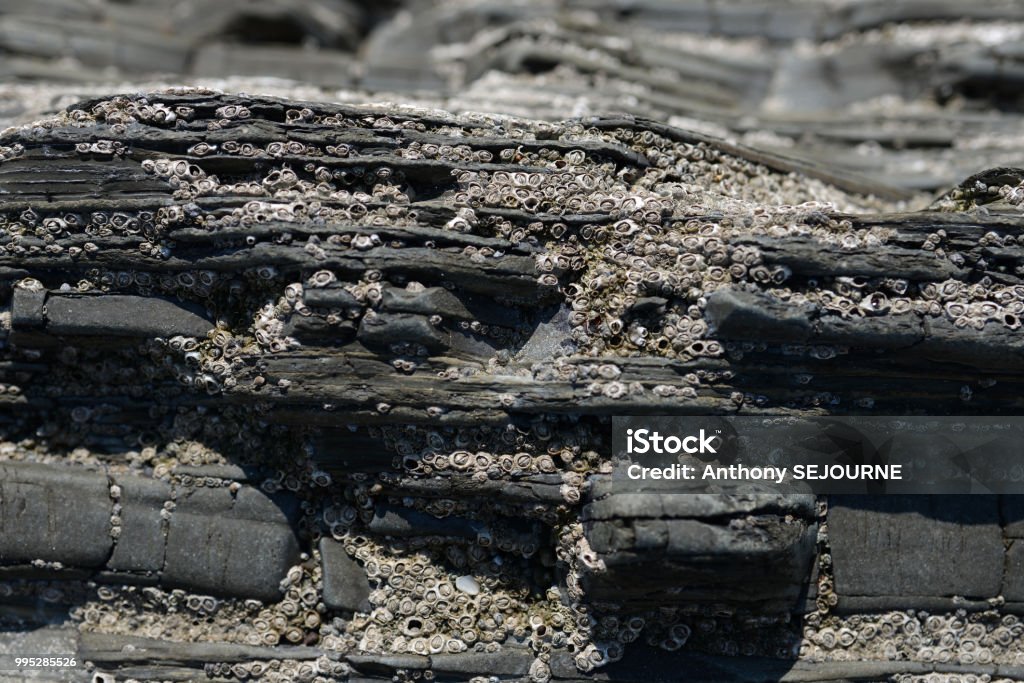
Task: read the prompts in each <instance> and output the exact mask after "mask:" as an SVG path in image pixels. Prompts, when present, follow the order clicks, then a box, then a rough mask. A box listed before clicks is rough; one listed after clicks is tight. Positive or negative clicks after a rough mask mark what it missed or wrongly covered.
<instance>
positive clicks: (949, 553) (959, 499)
mask: <svg viewBox="0 0 1024 683" xmlns="http://www.w3.org/2000/svg"><path fill="white" fill-rule="evenodd" d="M830 505H831V507H830V510H829V516H828V523H829V544H830V546H831V548H832V559H833V563H834V564H835V590H836V593H838V594H839V596H840V601H841V600H842V596H844V595H850V596H879V595H906V596H915V595H921V596H936V597H939V596H954V595H960V596H964V597H968V598H991V597H995V596H997V595H999V593H1000V587H1001V583H1002V576H1003V575H1002V567H1003V537H1002V532H1001V530H1000V527H999V511H998V507H997V501H996V498H995V497H994V496H985V497H980V496H945V497H943V496H906V497H902V496H901V497H895V496H881V497H876V498H872V497H859V496H833V497H832V498H831V500H830Z"/></svg>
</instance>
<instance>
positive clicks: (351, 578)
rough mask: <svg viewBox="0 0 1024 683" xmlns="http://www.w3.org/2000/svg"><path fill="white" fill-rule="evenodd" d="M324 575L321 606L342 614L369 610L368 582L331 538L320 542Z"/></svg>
mask: <svg viewBox="0 0 1024 683" xmlns="http://www.w3.org/2000/svg"><path fill="white" fill-rule="evenodd" d="M320 560H321V562H322V563H323V572H324V592H323V596H324V604H325V605H327V608H328V609H332V610H340V611H343V612H369V611H370V601H369V597H370V583H369V581H368V579H367V578H366V572H365V571H363V568H362V567H361V566H360V565H359V563H358V562H356V561H355V560H353V559H352V558H351V557H349V555H348V553H346V552H345V549H344V548H343V547H342V545H341V543H338V542H337V541H335V540H334V539H331V538H327V537H324V538H322V539H320Z"/></svg>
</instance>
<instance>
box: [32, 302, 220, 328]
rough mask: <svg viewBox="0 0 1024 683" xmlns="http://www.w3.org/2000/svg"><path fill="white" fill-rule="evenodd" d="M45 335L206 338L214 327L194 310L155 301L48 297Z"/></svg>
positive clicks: (186, 306) (171, 303)
mask: <svg viewBox="0 0 1024 683" xmlns="http://www.w3.org/2000/svg"><path fill="white" fill-rule="evenodd" d="M46 319H47V326H46V327H47V331H48V332H51V333H53V334H61V335H104V334H109V335H114V336H130V337H154V336H159V335H166V336H173V335H176V334H180V335H184V336H187V337H205V336H206V334H207V332H209V331H210V329H211V328H213V323H212V322H210V321H209V320H207V319H206V318H205V317H204V316H203V315H200V314H199V312H197V309H196V307H194V306H188V305H185V304H182V303H180V302H174V301H171V300H168V299H160V298H157V297H143V296H128V295H115V294H111V295H107V296H102V297H97V296H74V295H66V296H65V295H51V296H50V297H49V298H48V299H47V301H46Z"/></svg>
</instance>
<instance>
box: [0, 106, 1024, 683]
mask: <svg viewBox="0 0 1024 683" xmlns="http://www.w3.org/2000/svg"><path fill="white" fill-rule="evenodd" d="M0 148H4V149H10V150H16V153H14V152H12V153H11V154H10V155H9V156H8V157H5V158H4V160H3V161H2V163H0V301H2V305H3V312H2V314H0V322H2V324H0V336H2V337H3V347H2V354H3V358H2V359H0V360H2V363H0V384H2V387H3V392H2V393H0V401H3V403H4V404H5V409H4V411H3V413H2V414H0V436H2V439H3V443H2V444H0V458H2V460H0V463H2V464H0V467H3V470H4V476H3V478H2V479H0V482H2V486H3V487H4V488H3V502H2V503H0V505H2V507H0V511H2V513H3V517H0V524H2V525H3V526H2V527H0V528H2V529H3V530H4V534H2V535H0V550H2V552H0V565H2V566H0V591H2V592H0V596H3V597H5V599H6V603H9V606H8V605H7V604H5V605H4V606H2V607H0V618H4V619H11V620H15V619H19V620H23V622H31V620H32V619H36V620H39V619H40V617H39V616H38V615H36V616H33V610H34V609H37V607H36V606H37V605H48V606H49V608H50V611H51V612H53V611H58V612H59V611H60V610H61V609H63V610H65V611H67V610H68V609H70V614H71V616H72V618H73V620H74V622H75V623H76V624H77V625H78V626H79V629H80V631H81V633H80V638H81V645H80V648H81V650H82V652H83V653H89V657H90V658H91V660H92V661H93V662H95V663H96V664H97V666H98V667H99V668H100V669H103V670H109V671H118V672H119V673H120V674H121V675H123V676H125V677H134V678H141V679H147V678H156V679H160V678H174V677H178V678H182V677H188V675H190V674H189V673H188V672H189V671H191V672H193V673H196V672H200V671H201V672H202V673H203V674H205V675H207V676H208V677H212V678H215V679H216V678H220V679H245V678H251V679H257V680H259V679H264V678H265V679H266V680H314V678H315V677H316V676H320V677H321V680H327V679H329V678H330V677H336V678H337V677H344V676H348V675H351V676H352V677H353V678H355V679H358V677H360V676H362V677H384V678H392V677H399V679H401V677H406V679H416V678H417V677H421V678H423V679H429V678H430V677H431V676H434V675H437V676H439V677H445V676H447V677H449V678H452V679H462V678H469V677H472V676H475V675H491V674H494V675H499V676H510V677H515V676H518V677H520V678H525V677H528V678H529V679H530V680H534V681H547V680H551V679H552V678H554V679H564V680H573V679H576V680H581V679H585V678H587V677H588V676H593V675H604V674H599V673H595V670H597V669H598V668H599V667H602V666H606V665H607V666H608V669H607V671H608V674H607V675H608V676H627V678H626V680H629V678H628V676H636V674H634V673H630V669H629V668H628V667H630V666H634V665H632V664H630V657H631V656H632V657H638V656H641V655H642V653H644V652H648V650H647V648H659V649H661V650H668V651H674V650H680V649H681V648H684V647H685V650H682V651H683V652H684V654H685V657H683V658H681V659H679V660H671V661H685V662H695V664H694V665H695V666H702V667H705V670H707V671H712V672H719V671H729V670H732V674H734V675H735V676H736V677H738V678H737V679H738V680H743V679H742V678H739V677H740V676H748V679H749V680H757V679H756V678H752V677H751V676H752V675H753V674H750V672H749V671H746V672H744V671H743V670H741V669H743V667H742V666H741V665H739V664H737V663H736V662H735V661H734V660H735V656H736V655H744V656H747V657H755V656H756V657H764V658H769V659H772V660H773V661H774V662H775V664H771V665H769V669H770V668H771V666H777V665H778V662H779V661H785V662H786V667H793V672H794V673H793V676H794V678H793V679H792V680H813V679H812V678H811V677H812V676H813V675H819V677H820V678H822V679H824V680H835V679H837V677H839V676H844V677H846V678H847V679H851V678H852V679H854V680H872V677H874V679H877V678H878V677H879V676H886V677H888V676H909V677H913V676H918V675H926V674H928V673H929V672H930V671H932V669H931V668H927V667H928V666H932V665H933V663H936V662H937V664H935V667H938V668H935V670H936V671H946V669H942V668H941V667H942V666H945V665H946V664H957V663H958V664H957V665H963V666H965V667H975V668H967V669H964V671H966V672H968V673H969V674H970V675H978V676H983V675H989V676H991V675H994V674H995V672H996V671H997V669H996V667H1006V669H1005V671H1006V672H1009V673H1008V675H1012V676H1017V673H1013V672H1012V671H1014V670H1012V667H1014V666H1020V665H1021V662H1020V652H1021V648H1020V647H1019V644H1020V637H1021V633H1022V631H1024V626H1022V625H1021V624H1020V622H1019V620H1018V619H1017V617H1016V616H1014V614H1015V613H1016V612H1018V611H1019V608H1020V604H1021V603H1019V602H1016V603H1015V602H1013V601H1012V600H1011V596H1013V595H1018V594H1019V588H1020V587H1019V585H1018V584H1019V581H1017V580H1016V579H1015V578H1014V575H1013V574H1012V573H1007V574H1005V575H1004V574H1003V573H1000V572H998V571H996V572H995V573H992V574H991V576H990V575H989V573H986V572H989V570H991V569H992V568H993V567H1002V566H1003V565H1002V564H1001V562H1002V561H1003V560H1005V561H1006V563H1007V565H1006V566H1010V567H1013V566H1017V565H1018V564H1019V562H1020V553H1019V552H1018V551H1017V550H1015V548H1016V545H1015V544H1017V543H1018V542H1019V541H1017V540H1016V539H1018V538H1019V537H1020V536H1021V534H1020V533H1019V530H1017V529H1016V527H1017V526H1019V519H1017V518H1018V517H1019V516H1020V515H1019V514H1016V515H1015V514H1014V513H1012V507H1007V506H1012V505H1013V503H1012V502H1007V501H994V500H993V501H992V504H991V509H990V510H989V513H990V514H988V516H987V517H985V518H984V519H982V520H979V523H978V526H979V530H983V533H980V531H979V533H978V534H977V535H976V536H971V537H970V539H966V538H964V537H963V532H962V530H960V531H957V530H951V529H948V528H946V527H944V526H942V524H941V520H939V521H937V520H935V519H932V518H930V517H923V518H921V519H916V518H915V521H914V527H913V528H919V529H920V532H921V535H922V538H927V537H929V536H928V535H934V536H933V537H935V538H940V539H943V542H946V543H948V544H955V543H957V542H959V541H958V539H959V540H963V541H964V542H965V543H966V542H967V540H969V541H970V544H968V545H970V547H972V548H973V547H976V548H977V549H978V553H984V555H985V557H986V558H989V559H988V561H987V562H986V563H985V568H984V570H979V571H977V572H975V571H967V570H966V569H965V571H963V572H962V573H957V572H942V571H941V570H936V569H932V570H929V571H924V572H918V573H913V572H908V571H907V569H906V566H905V565H906V564H907V562H912V561H913V560H907V559H906V558H902V557H894V558H893V562H894V564H893V566H892V567H891V568H890V571H891V572H892V573H894V574H900V575H901V576H903V577H909V578H907V579H902V578H901V579H900V580H907V581H913V579H914V577H921V576H927V577H938V578H941V579H942V581H943V583H942V584H941V586H940V587H932V588H922V589H921V594H920V595H919V596H918V597H921V598H922V599H924V600H925V602H923V603H922V604H921V606H920V609H918V607H914V610H915V611H914V612H913V613H906V612H902V611H899V610H900V609H905V607H903V606H901V605H898V604H893V603H890V602H878V603H872V602H870V600H869V601H868V602H864V601H865V600H866V599H868V598H877V597H886V596H878V595H874V594H870V593H869V591H865V590H863V587H864V586H865V585H871V583H872V581H873V580H874V579H875V578H876V574H875V573H873V572H876V571H877V568H876V567H874V566H870V565H866V563H865V562H864V558H865V557H867V556H870V555H871V554H872V553H879V552H883V551H885V550H886V547H885V546H884V542H882V541H880V540H879V538H877V537H876V536H872V535H871V533H861V532H860V531H858V530H865V529H866V530H868V531H871V530H876V529H878V528H881V525H882V522H876V521H873V520H876V518H877V517H881V518H882V520H883V522H884V520H885V519H887V515H890V514H897V513H898V514H899V515H900V516H901V517H900V518H901V519H902V517H904V516H910V515H913V514H915V512H919V511H915V510H914V509H906V510H904V509H902V508H901V509H900V510H880V509H875V508H871V507H870V505H867V506H866V507H865V506H861V507H857V506H856V505H850V504H845V505H844V504H843V503H842V502H839V503H838V504H837V505H835V506H834V508H833V510H831V511H830V510H829V509H828V506H827V505H826V503H825V501H814V500H813V499H810V498H806V499H805V498H788V499H784V500H783V499H777V498H775V497H771V496H746V497H725V496H692V497H684V498H681V497H661V496H657V495H642V496H626V495H622V494H617V493H615V492H614V491H612V490H611V489H610V487H608V486H607V482H606V479H607V477H606V476H605V475H607V474H608V472H609V469H610V463H609V459H610V455H611V454H610V422H609V420H608V417H609V416H610V415H614V414H630V413H647V414H673V413H691V414H694V413H696V414H702V413H721V412H724V413H733V412H743V413H753V414H765V415H770V414H796V413H800V414H817V413H827V412H834V413H843V412H874V413H876V414H905V413H909V412H918V411H922V410H929V411H932V410H948V411H950V412H953V411H955V412H957V413H980V414H997V413H1008V412H1012V411H1015V410H1016V409H1017V407H1018V405H1019V401H1020V398H1019V397H1020V394H1021V369H1022V362H1024V361H1022V355H1021V350H1022V346H1021V341H1020V337H1019V334H1018V333H1017V330H1018V328H1019V327H1020V316H1021V315H1024V283H1022V282H1021V281H1020V273H1021V272H1024V271H1021V270H1020V268H1021V265H1022V264H1021V261H1022V259H1024V251H1022V250H1021V247H1020V245H1019V244H1018V239H1017V233H1018V226H1019V223H1020V211H1019V208H1017V206H1016V204H1015V203H1014V202H1016V199H1017V194H1019V188H1018V187H1017V185H1018V184H1019V182H1020V181H1019V178H1018V176H1016V175H1014V174H1013V172H1012V171H1010V170H1006V169H1003V170H1000V171H998V172H994V173H993V174H991V175H989V176H985V177H987V178H991V179H993V180H994V182H993V183H992V184H988V183H985V182H983V183H981V184H982V185H984V187H980V186H979V183H978V181H977V180H976V179H972V180H971V181H970V182H968V183H967V184H965V185H964V186H963V187H961V188H959V189H958V190H956V191H953V192H950V193H949V195H948V196H946V197H944V198H942V199H940V200H939V201H937V202H936V203H935V204H934V205H933V207H932V208H930V209H928V210H922V211H911V210H910V209H911V208H912V207H910V206H908V205H907V204H905V201H904V199H903V198H904V197H905V193H903V192H901V191H899V190H894V189H893V188H891V187H889V186H887V185H885V184H882V183H879V182H877V181H874V180H872V179H870V178H865V177H862V176H859V175H857V174H854V173H850V172H846V171H839V170H835V169H829V168H825V167H823V166H822V165H820V164H814V163H807V162H802V161H795V160H794V159H792V158H789V157H782V156H777V155H774V154H770V153H764V152H760V151H755V150H753V149H751V148H749V147H745V146H743V145H738V144H734V143H728V142H725V141H722V140H719V139H717V138H715V137H712V136H709V135H705V134H699V133H692V132H686V131H683V130H681V129H678V128H674V127H671V126H666V125H662V124H658V123H655V122H653V121H650V120H647V119H643V118H634V117H619V118H612V117H587V118H582V119H576V120H567V121H561V122H543V121H533V120H520V119H512V118H508V117H494V116H488V115H473V116H468V115H467V116H455V115H452V114H448V113H445V112H442V111H437V110H428V109H413V108H402V107H390V108H380V107H377V108H369V107H363V108H360V107H353V106H346V105H331V104H323V103H307V102H293V101H286V100H281V99H277V98H272V97H257V96H230V95H223V94H218V93H215V92H211V91H205V90H195V89H177V90H171V91H166V92H158V93H152V94H149V95H145V96H143V95H130V96H129V95H124V96H116V97H105V98H99V99H95V100H90V101H87V102H82V103H80V104H78V105H75V106H73V107H71V108H69V109H68V110H67V111H65V112H63V113H61V114H59V115H57V116H55V117H52V118H49V119H46V120H42V121H39V122H37V123H35V124H33V125H30V126H25V127H21V128H16V129H12V130H10V131H7V132H6V133H5V134H4V135H3V136H2V137H0ZM995 183H999V185H998V187H997V186H995ZM1015 193H1016V194H1015ZM997 198H999V199H997ZM1017 203H1019V202H1017ZM978 206H984V207H987V211H978V210H977V207H978ZM979 331H983V332H984V334H978V333H979ZM908 378H913V381H908ZM8 489H10V491H9V490H8ZM55 490H74V491H76V492H77V491H80V492H81V493H80V498H78V502H77V503H76V506H75V507H74V508H71V509H73V510H76V511H79V510H80V512H76V513H75V514H76V516H74V517H73V518H72V517H70V514H69V513H68V510H69V508H68V507H67V506H62V505H59V504H53V503H52V502H48V501H47V495H49V494H48V492H51V491H55ZM999 506H1002V507H999ZM997 507H999V509H1001V510H1004V511H1005V510H1010V511H1011V512H1009V513H1005V514H1001V515H999V516H996V515H995V512H994V511H995V510H996V509H997ZM1018 512H1019V511H1018ZM933 516H934V515H932V517H933ZM892 524H893V526H895V527H900V526H901V525H900V524H898V523H896V522H893V523H892ZM40 525H42V526H40ZM37 528H45V529H46V530H47V531H46V533H45V534H41V533H37V531H36V529H37ZM851 529H852V531H844V530H851ZM957 534H959V535H957ZM883 540H884V539H883ZM880 543H882V545H879V544H880ZM920 544H921V546H922V547H927V546H928V543H927V542H926V541H921V542H920ZM937 559H938V558H937ZM965 561H973V560H965ZM33 572H35V573H34V574H33ZM39 572H43V574H40V573H39ZM990 573H991V572H990ZM40 576H44V577H45V580H43V579H41V578H39V577H40ZM936 580H937V579H936ZM929 591H930V592H929ZM1000 591H1002V592H1003V595H1000V594H999V592H1000ZM1015 591H1016V592H1015ZM915 595H916V594H915ZM857 605H861V607H857ZM968 608H970V610H971V611H970V614H969V615H968V614H967V611H966V610H967V609H968ZM996 608H1000V609H1002V610H1003V611H999V610H997V609H996ZM959 609H963V610H964V614H962V615H961V614H959V613H958V612H957V610H959ZM923 610H932V611H934V612H935V614H932V615H930V614H926V613H924V612H923ZM929 620H931V621H929ZM936 620H937V621H936ZM908 624H913V625H910V626H908ZM896 629H903V632H904V633H905V634H906V638H904V639H903V640H900V641H898V646H897V645H896V641H895V640H893V634H894V633H895V630H896ZM907 629H910V631H913V632H908V631H907ZM915 629H917V630H915ZM129 636H131V637H133V638H138V639H140V640H138V641H137V642H136V641H133V642H135V647H136V650H135V652H136V653H139V654H138V655H137V656H135V657H134V659H133V658H129V657H120V658H119V657H118V655H117V654H116V649H115V648H116V647H117V644H118V643H121V642H127V641H126V640H125V638H127V637H129ZM160 639H164V640H172V641H179V642H185V643H188V647H189V648H191V647H193V644H194V643H200V642H201V643H204V646H203V647H202V648H199V649H196V650H188V649H187V648H186V649H176V648H177V647H178V646H177V645H174V644H170V645H160V644H159V643H158V641H159V640H160ZM638 640H639V641H641V642H634V641H638ZM950 642H954V643H964V642H970V643H973V644H974V645H972V646H962V645H958V646H957V647H958V648H959V649H956V648H954V645H951V644H949V643H950ZM889 645H893V646H894V647H896V650H894V651H890V648H889ZM181 647H182V648H184V647H185V646H181ZM943 648H945V649H943ZM631 649H634V650H635V651H636V652H638V653H641V655H631V654H630V651H631ZM189 652H195V653H198V654H193V655H189V654H188V653H189ZM938 652H942V653H945V654H941V655H937V654H936V653H938ZM982 652H984V653H986V654H984V655H982V654H981V653H982ZM971 653H975V654H973V655H972V654H971ZM83 656H85V655H84V654H83ZM702 657H703V658H704V659H701V658H702ZM797 657H802V659H801V661H800V663H799V664H798V665H794V664H793V659H794V658H797ZM897 657H898V658H899V661H898V662H896V661H895V660H896V659H897ZM688 658H693V659H688ZM852 659H856V661H854V662H851V661H850V660H852ZM746 661H753V660H746ZM812 665H813V666H812ZM904 665H906V666H904ZM652 666H655V667H657V666H661V664H654V665H652ZM616 667H618V668H616ZM730 667H732V669H730ZM736 667H739V669H736ZM802 667H804V668H802ZM830 667H831V668H830ZM979 667H980V668H979ZM636 670H640V669H636ZM949 670H950V671H953V669H949ZM1000 671H1003V670H1002V669H1000ZM655 675H656V676H660V677H661V678H662V679H663V680H671V678H672V675H673V674H672V673H671V672H665V671H661V672H654V673H652V676H655ZM714 675H717V674H708V676H709V680H713V679H714ZM801 676H803V678H800V677H801ZM830 677H831V678H830ZM652 680H657V679H656V678H653V679H652ZM907 680H912V678H908V679H907Z"/></svg>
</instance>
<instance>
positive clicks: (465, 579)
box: [455, 574, 480, 595]
mask: <svg viewBox="0 0 1024 683" xmlns="http://www.w3.org/2000/svg"><path fill="white" fill-rule="evenodd" d="M455 587H456V588H458V589H459V590H460V591H462V592H463V593H466V594H467V595H479V594H480V584H479V583H478V582H477V580H476V579H475V578H473V577H472V576H470V575H469V574H463V575H462V576H460V577H459V578H457V579H455Z"/></svg>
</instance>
